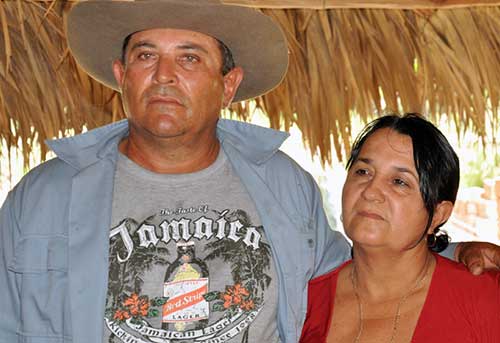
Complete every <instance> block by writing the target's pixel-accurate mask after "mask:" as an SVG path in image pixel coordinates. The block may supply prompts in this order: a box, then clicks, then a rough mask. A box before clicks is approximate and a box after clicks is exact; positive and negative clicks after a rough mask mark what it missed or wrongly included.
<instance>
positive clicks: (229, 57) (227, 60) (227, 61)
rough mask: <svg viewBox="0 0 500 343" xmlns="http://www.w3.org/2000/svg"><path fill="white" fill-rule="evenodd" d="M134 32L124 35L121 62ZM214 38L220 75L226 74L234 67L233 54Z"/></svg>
mask: <svg viewBox="0 0 500 343" xmlns="http://www.w3.org/2000/svg"><path fill="white" fill-rule="evenodd" d="M134 33H135V32H132V33H131V34H129V35H128V36H127V37H125V39H124V40H123V44H122V55H121V61H122V63H123V64H125V62H126V61H125V54H126V52H127V46H128V43H129V42H130V38H131V37H132V35H133V34H134ZM215 40H216V41H217V44H218V46H219V50H220V53H221V56H222V68H221V71H222V75H226V74H227V73H229V72H230V71H231V69H233V68H234V67H235V64H234V58H233V54H232V53H231V50H230V49H229V48H228V47H227V45H226V44H224V43H223V42H222V41H220V40H218V39H217V38H215Z"/></svg>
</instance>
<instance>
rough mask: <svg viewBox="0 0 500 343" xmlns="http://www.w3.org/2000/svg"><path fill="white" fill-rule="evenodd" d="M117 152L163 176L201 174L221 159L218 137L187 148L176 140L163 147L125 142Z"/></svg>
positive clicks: (146, 142)
mask: <svg viewBox="0 0 500 343" xmlns="http://www.w3.org/2000/svg"><path fill="white" fill-rule="evenodd" d="M118 149H119V150H120V152H121V153H123V154H124V155H125V156H127V157H128V158H129V159H130V160H132V161H134V162H135V163H137V164H138V165H140V166H141V167H143V168H145V169H148V170H150V171H152V172H155V173H161V174H186V173H193V172H196V171H200V170H202V169H205V168H207V167H208V166H210V165H211V164H212V163H214V162H215V160H216V159H217V156H218V155H219V150H220V143H219V140H218V139H217V138H216V137H215V135H214V136H213V137H211V139H205V140H203V141H202V142H191V143H190V144H187V143H185V142H180V141H179V140H177V139H172V140H169V139H167V140H165V141H164V142H163V144H158V142H150V141H147V140H142V139H136V138H134V136H133V135H132V136H128V137H126V138H124V139H123V140H122V141H121V142H120V144H119V146H118Z"/></svg>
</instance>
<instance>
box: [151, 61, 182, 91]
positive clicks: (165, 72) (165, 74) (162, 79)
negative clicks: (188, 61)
mask: <svg viewBox="0 0 500 343" xmlns="http://www.w3.org/2000/svg"><path fill="white" fill-rule="evenodd" d="M154 78H155V80H156V81H157V82H158V83H163V84H164V83H176V82H177V74H176V65H175V61H174V60H173V59H172V58H171V57H169V56H160V57H159V58H158V62H157V64H156V70H155V74H154Z"/></svg>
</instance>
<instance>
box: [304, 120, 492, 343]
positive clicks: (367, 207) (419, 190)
mask: <svg viewBox="0 0 500 343" xmlns="http://www.w3.org/2000/svg"><path fill="white" fill-rule="evenodd" d="M347 169H348V175H347V179H346V182H345V184H344V189H343V193H342V216H343V224H344V229H345V232H346V234H347V236H348V237H349V238H350V239H351V240H352V241H353V259H352V261H349V262H346V263H345V264H344V265H342V266H341V267H340V268H338V269H337V270H335V271H333V272H331V273H329V274H327V275H324V276H321V277H319V278H317V279H314V280H312V281H311V282H310V283H309V304H308V313H307V317H306V321H305V324H304V329H303V332H302V338H301V342H303V343H305V342H315V343H319V342H405V343H407V342H425V343H429V342H431V343H432V342H496V343H498V342H500V274H498V273H493V272H489V273H485V274H483V275H481V276H473V275H471V274H470V273H469V272H468V271H466V269H465V267H463V266H461V265H459V264H457V263H455V262H452V261H449V260H447V259H445V258H442V257H440V256H439V255H437V254H435V253H434V252H433V251H440V250H442V249H444V248H445V247H446V245H447V244H448V237H447V236H446V235H445V234H438V232H439V227H440V226H442V225H443V224H444V223H445V222H446V221H447V219H448V218H449V216H450V214H451V212H452V209H453V204H454V202H455V198H456V194H457V190H458V183H459V162H458V158H457V156H456V154H455V152H454V151H453V149H452V147H451V146H450V144H449V143H448V141H447V140H446V138H445V137H444V136H443V134H442V133H441V132H440V131H439V130H438V129H437V128H436V127H435V126H434V125H432V124H431V123H429V122H428V121H426V120H425V119H423V118H421V117H419V116H418V115H414V114H407V115H405V116H403V117H399V116H396V115H391V116H385V117H381V118H379V119H376V120H375V121H373V122H371V123H370V124H368V126H367V127H366V128H365V129H364V131H363V132H362V133H361V134H360V136H359V137H358V138H357V139H356V141H355V143H354V145H353V149H352V152H351V157H350V158H349V161H348V163H347ZM431 250H432V251H431Z"/></svg>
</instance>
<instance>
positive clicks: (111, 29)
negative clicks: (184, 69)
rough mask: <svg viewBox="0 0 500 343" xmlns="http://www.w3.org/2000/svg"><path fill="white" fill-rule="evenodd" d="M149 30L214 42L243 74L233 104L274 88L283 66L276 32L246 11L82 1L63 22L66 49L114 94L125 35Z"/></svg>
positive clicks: (200, 4) (170, 0) (284, 52)
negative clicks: (180, 32)
mask: <svg viewBox="0 0 500 343" xmlns="http://www.w3.org/2000/svg"><path fill="white" fill-rule="evenodd" d="M152 28H173V29H183V30H190V31H196V32H200V33H204V34H206V35H209V36H212V37H215V38H217V39H218V40H220V41H222V42H224V44H225V45H226V46H227V47H228V48H229V49H230V50H231V52H232V54H233V58H234V61H235V64H236V65H237V66H240V67H242V68H243V70H244V77H243V81H242V83H241V84H240V87H239V89H238V91H237V93H236V95H235V98H234V100H233V101H242V100H246V99H251V98H254V97H257V96H260V95H262V94H264V93H266V92H268V91H270V90H272V89H273V88H275V87H276V86H277V85H278V84H279V83H280V82H281V80H282V79H283V77H284V76H285V73H286V70H287V67H288V48H287V43H286V39H285V37H284V35H283V32H282V31H281V29H280V27H279V26H278V25H276V24H275V23H274V22H273V21H272V20H271V18H269V17H268V16H266V15H264V14H262V13H260V12H258V11H256V10H254V9H251V8H245V7H239V6H231V5H223V4H220V3H218V2H213V1H201V0H195V1H187V0H163V1H159V0H154V1H148V0H143V1H134V2H131V1H102V0H100V1H85V2H80V3H78V4H76V5H75V6H74V7H73V8H72V9H71V11H70V13H69V15H68V18H67V37H68V45H69V48H70V50H71V52H72V54H73V56H74V57H75V59H76V61H77V62H78V63H79V64H80V66H81V67H82V68H83V69H84V70H85V71H86V72H87V73H88V74H89V75H90V76H92V77H93V78H94V79H96V80H97V81H99V82H101V83H103V84H104V85H106V86H108V87H110V88H113V89H115V90H119V87H118V84H117V83H116V80H115V78H114V76H113V72H112V63H113V61H114V60H116V59H119V58H121V53H122V45H123V40H124V39H125V37H127V36H128V35H129V34H131V33H134V32H137V31H143V30H148V29H152Z"/></svg>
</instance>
